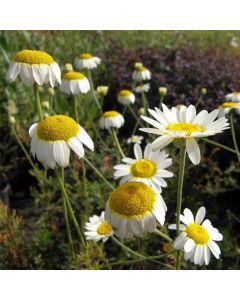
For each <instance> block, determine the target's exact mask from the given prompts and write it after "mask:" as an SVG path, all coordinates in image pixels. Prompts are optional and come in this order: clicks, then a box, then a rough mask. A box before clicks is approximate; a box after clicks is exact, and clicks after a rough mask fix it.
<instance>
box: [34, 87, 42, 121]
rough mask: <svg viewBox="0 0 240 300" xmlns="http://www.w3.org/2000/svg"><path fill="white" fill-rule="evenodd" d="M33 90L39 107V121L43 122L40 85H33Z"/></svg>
mask: <svg viewBox="0 0 240 300" xmlns="http://www.w3.org/2000/svg"><path fill="white" fill-rule="evenodd" d="M33 89H34V96H35V100H36V105H37V111H38V118H39V121H40V122H41V121H42V120H43V112H42V105H41V101H40V97H39V91H38V85H37V84H36V83H35V84H34V85H33Z"/></svg>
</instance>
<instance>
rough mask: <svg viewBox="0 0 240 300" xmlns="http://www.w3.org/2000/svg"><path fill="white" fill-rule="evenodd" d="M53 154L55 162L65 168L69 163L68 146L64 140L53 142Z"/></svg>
mask: <svg viewBox="0 0 240 300" xmlns="http://www.w3.org/2000/svg"><path fill="white" fill-rule="evenodd" d="M53 155H54V158H55V160H56V163H57V164H58V165H59V166H61V167H63V168H65V167H67V166H68V164H69V156H70V148H69V146H68V145H67V144H66V142H65V141H59V142H54V144H53Z"/></svg>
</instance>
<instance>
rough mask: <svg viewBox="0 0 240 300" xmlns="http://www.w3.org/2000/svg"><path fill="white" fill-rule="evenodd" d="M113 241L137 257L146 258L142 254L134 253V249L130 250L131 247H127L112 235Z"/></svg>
mask: <svg viewBox="0 0 240 300" xmlns="http://www.w3.org/2000/svg"><path fill="white" fill-rule="evenodd" d="M112 239H113V240H114V242H115V243H116V244H118V245H119V246H120V247H122V248H123V249H124V250H125V251H127V252H129V253H131V254H133V255H135V256H138V257H140V258H145V256H144V255H142V254H140V253H137V252H135V251H133V250H132V249H130V248H129V247H127V246H126V245H124V244H123V243H122V242H121V241H119V239H117V238H116V237H115V236H113V235H112Z"/></svg>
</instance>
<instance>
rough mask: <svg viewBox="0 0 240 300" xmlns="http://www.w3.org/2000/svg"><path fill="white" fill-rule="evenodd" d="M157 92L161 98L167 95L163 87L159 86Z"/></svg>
mask: <svg viewBox="0 0 240 300" xmlns="http://www.w3.org/2000/svg"><path fill="white" fill-rule="evenodd" d="M158 91H159V94H160V96H161V97H163V96H165V95H166V94H167V88H166V87H164V86H160V87H159V89H158Z"/></svg>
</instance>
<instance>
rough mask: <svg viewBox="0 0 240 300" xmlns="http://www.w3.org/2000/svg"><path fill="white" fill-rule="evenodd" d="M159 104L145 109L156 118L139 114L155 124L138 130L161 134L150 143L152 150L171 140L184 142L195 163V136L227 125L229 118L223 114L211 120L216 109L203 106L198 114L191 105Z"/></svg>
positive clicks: (203, 135)
mask: <svg viewBox="0 0 240 300" xmlns="http://www.w3.org/2000/svg"><path fill="white" fill-rule="evenodd" d="M162 108H163V111H161V110H160V109H158V108H156V107H155V110H152V109H149V110H148V111H149V113H150V114H151V115H152V116H153V117H154V119H156V120H153V119H151V118H148V117H145V116H141V118H142V119H143V120H145V121H146V122H148V123H149V124H151V125H152V126H154V127H155V128H140V130H141V131H144V132H149V133H153V134H157V135H160V137H158V138H157V139H156V140H155V141H154V142H153V143H152V147H153V150H155V149H158V148H163V147H165V146H167V145H168V144H170V143H171V142H172V141H175V142H176V143H179V142H180V143H184V145H186V150H187V153H188V156H189V159H190V160H191V162H192V163H193V164H195V165H198V164H199V163H200V160H201V154H200V149H199V146H198V143H197V140H198V139H199V138H201V137H206V136H212V135H215V134H217V133H220V132H222V131H223V130H225V129H227V128H229V123H228V120H227V119H226V118H224V117H223V118H220V119H218V120H216V121H214V120H215V118H216V117H217V115H218V113H219V110H218V109H215V110H214V111H212V112H211V113H208V112H207V111H206V110H202V111H201V112H200V113H198V114H197V113H196V108H195V107H194V106H193V105H190V106H189V107H186V106H184V105H182V106H181V107H180V109H179V110H178V109H176V107H173V108H172V109H168V108H167V106H166V105H165V104H162Z"/></svg>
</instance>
